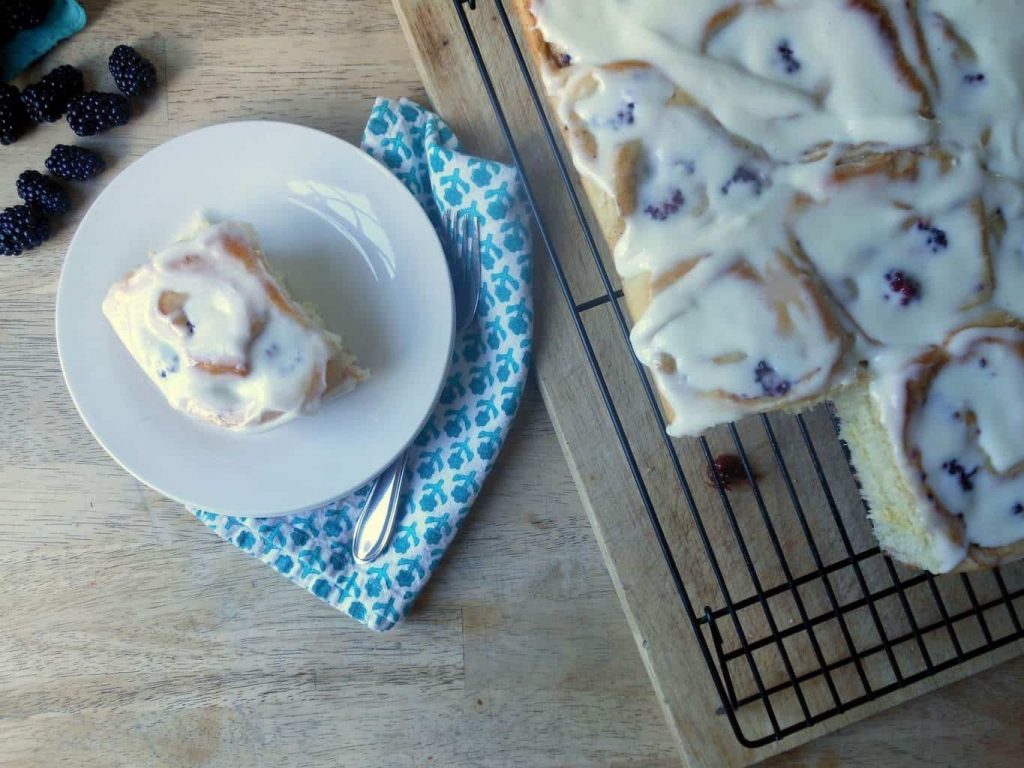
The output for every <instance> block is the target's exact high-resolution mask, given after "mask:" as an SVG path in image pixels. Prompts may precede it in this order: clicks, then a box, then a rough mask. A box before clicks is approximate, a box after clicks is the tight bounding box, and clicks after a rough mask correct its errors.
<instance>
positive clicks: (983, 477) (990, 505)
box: [871, 327, 1024, 570]
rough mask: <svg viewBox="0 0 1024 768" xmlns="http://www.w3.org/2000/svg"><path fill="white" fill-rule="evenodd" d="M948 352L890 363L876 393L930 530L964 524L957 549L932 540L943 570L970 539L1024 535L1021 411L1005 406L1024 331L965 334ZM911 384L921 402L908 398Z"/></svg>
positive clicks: (986, 542) (1019, 382)
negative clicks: (927, 358)
mask: <svg viewBox="0 0 1024 768" xmlns="http://www.w3.org/2000/svg"><path fill="white" fill-rule="evenodd" d="M944 353H945V354H943V355H942V356H941V357H940V358H938V359H937V360H935V361H926V362H918V363H915V364H911V365H905V364H904V365H902V366H901V365H899V364H898V363H897V362H896V361H890V365H887V366H884V367H885V368H886V370H885V372H883V373H881V374H880V375H879V376H878V378H876V379H875V380H874V381H873V382H872V384H871V387H872V391H873V393H874V394H875V396H876V398H877V400H878V402H879V403H881V404H882V406H883V407H882V413H883V422H884V423H885V425H886V427H887V428H888V429H889V432H890V437H891V439H892V441H893V444H894V445H895V446H897V447H899V448H900V449H901V450H898V451H897V453H896V455H897V457H898V460H899V461H900V462H901V464H902V467H901V469H902V471H903V474H904V475H905V476H906V477H907V478H908V480H909V481H910V483H911V486H912V487H913V489H914V491H915V493H916V494H917V496H918V507H919V509H920V511H921V513H922V516H923V518H924V519H925V521H926V522H927V523H929V524H930V530H931V531H932V532H936V531H939V530H944V529H945V527H946V525H947V524H948V522H949V518H950V516H953V517H955V518H957V519H958V520H959V521H960V522H957V523H956V525H957V526H958V527H960V528H961V529H962V531H963V539H962V541H961V542H960V543H955V542H953V541H951V540H950V539H948V538H944V537H941V536H939V537H936V541H935V546H934V551H935V553H936V555H937V557H938V558H939V562H940V563H941V567H940V570H950V569H952V568H954V567H955V566H956V565H957V564H958V563H959V562H960V561H961V560H962V559H963V557H964V555H965V554H966V551H967V544H968V543H974V544H977V545H979V546H983V547H998V546H1002V545H1005V544H1008V543H1010V542H1013V541H1018V540H1020V539H1022V538H1024V472H1022V471H1021V470H1022V469H1024V441H1022V440H1021V437H1020V436H1021V434H1022V430H1024V411H1022V410H1021V409H1020V408H1012V407H1007V405H1008V404H1010V403H1016V402H1018V401H1019V398H1020V393H1021V391H1022V390H1024V333H1022V332H1021V331H1020V330H1018V329H1015V328H983V327H975V328H967V329H965V330H962V331H959V332H958V333H956V334H954V335H953V336H952V337H951V338H950V339H949V341H948V343H947V344H946V345H945V347H944ZM914 388H917V389H918V390H919V391H917V392H916V397H912V396H910V395H909V394H908V393H909V392H910V391H911V390H912V389H914ZM908 399H909V400H912V401H913V402H912V403H908Z"/></svg>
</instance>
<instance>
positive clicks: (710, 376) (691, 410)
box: [632, 251, 849, 435]
mask: <svg viewBox="0 0 1024 768" xmlns="http://www.w3.org/2000/svg"><path fill="white" fill-rule="evenodd" d="M650 290H651V293H652V297H651V302H650V306H649V308H648V310H647V312H645V313H644V315H643V316H642V317H641V318H640V320H639V321H638V322H637V324H636V325H635V326H634V328H633V332H632V342H633V345H634V348H635V349H636V352H637V356H638V357H639V358H640V360H641V361H642V362H643V363H645V364H646V365H647V366H648V367H649V368H650V369H651V370H652V371H653V373H654V377H655V380H656V382H657V384H658V386H659V389H660V391H661V392H662V394H663V396H664V399H665V402H666V404H667V406H668V410H669V416H670V420H671V424H670V427H669V431H670V432H671V433H672V434H674V435H683V434H694V433H696V432H699V431H700V430H702V429H705V428H707V427H708V426H711V425H713V424H717V423H720V422H722V421H725V420H727V419H730V418H734V417H735V416H737V415H743V414H748V413H755V412H759V411H763V410H765V409H766V408H776V407H781V406H791V405H797V404H801V403H804V402H807V401H810V400H813V399H815V398H817V397H820V395H821V392H822V391H824V390H825V389H827V388H828V387H829V386H830V385H833V384H835V383H836V382H835V377H836V375H837V373H838V372H839V371H840V370H841V369H843V367H844V362H845V359H846V351H847V349H848V346H849V337H848V335H847V334H846V333H845V332H844V330H843V328H842V327H841V325H840V324H839V322H838V321H837V319H836V317H835V315H834V314H833V312H832V310H831V308H830V306H829V303H828V301H827V299H826V297H825V296H824V294H823V293H822V291H821V290H820V288H819V286H817V285H816V284H815V282H814V281H813V280H812V279H811V278H810V277H809V276H808V275H806V274H805V273H804V272H803V271H802V270H801V269H799V268H798V266H797V265H796V262H795V261H794V260H793V259H792V258H790V257H789V256H788V255H786V254H785V253H783V252H781V251H780V252H776V253H772V254H770V255H767V256H762V257H759V258H757V259H753V258H748V257H743V256H736V257H734V258H725V257H723V256H722V255H707V256H700V257H695V258H693V259H690V260H687V261H683V262H680V263H679V264H678V265H677V266H676V267H675V268H674V269H673V270H671V271H669V272H667V273H663V274H661V275H659V276H657V277H655V278H654V279H653V280H652V281H651V282H650ZM766 328H770V329H771V331H772V333H771V335H770V336H769V335H767V334H766V333H765V329H766Z"/></svg>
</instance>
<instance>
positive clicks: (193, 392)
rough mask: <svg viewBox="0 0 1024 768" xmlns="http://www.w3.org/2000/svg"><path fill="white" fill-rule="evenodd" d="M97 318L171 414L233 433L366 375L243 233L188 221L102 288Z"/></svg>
mask: <svg viewBox="0 0 1024 768" xmlns="http://www.w3.org/2000/svg"><path fill="white" fill-rule="evenodd" d="M103 312H104V314H105V315H106V316H107V319H108V320H109V321H110V324H111V325H112V326H113V328H114V330H115V331H116V332H117V335H118V337H119V338H120V339H121V341H122V343H123V344H124V345H125V347H126V348H127V349H128V351H129V352H130V353H131V355H132V357H134V358H135V361H136V362H137V363H138V364H139V366H140V367H141V368H142V369H143V370H144V371H145V372H146V375H147V376H149V378H150V379H151V380H152V381H153V383H154V384H156V386H157V387H158V388H159V389H160V391H161V393H162V394H163V395H164V397H166V399H167V402H168V403H170V405H171V406H172V407H174V408H176V409H178V410H180V411H182V412H184V413H187V414H189V415H190V416H193V417H195V418H198V419H202V420H204V421H207V422H210V423H212V424H216V425H217V426H220V427H225V428H228V429H232V430H237V431H254V430H264V429H268V428H271V427H277V426H280V425H282V424H284V423H286V422H288V421H290V420H291V419H293V418H295V417H296V416H297V415H299V414H301V413H312V412H313V411H315V410H316V409H317V408H318V407H319V405H320V403H321V401H322V400H323V399H324V398H325V397H328V396H330V395H333V394H338V393H341V392H346V391H348V390H350V389H352V388H353V387H354V386H355V385H356V383H357V382H359V381H362V380H363V379H365V378H366V377H367V375H368V374H367V373H366V371H364V370H363V369H361V368H360V367H359V366H358V365H357V364H356V362H355V359H354V358H353V357H352V355H351V354H350V353H349V352H348V351H347V350H346V349H345V348H344V347H343V346H342V344H341V339H340V338H338V337H337V336H336V335H334V334H332V333H329V332H328V331H326V330H324V329H323V328H322V327H321V325H320V321H319V319H318V318H317V317H316V316H315V315H313V314H312V312H311V311H310V310H308V309H306V308H305V307H303V306H301V305H299V304H296V303H295V302H294V301H293V300H292V299H291V298H289V297H288V295H287V293H286V291H285V289H284V287H283V286H282V284H281V283H280V281H279V280H278V279H277V278H276V277H275V276H274V275H273V274H272V273H271V272H270V269H269V267H268V265H267V262H266V260H265V258H264V256H263V254H262V252H261V250H260V248H259V244H258V243H257V241H256V233H255V232H254V231H253V229H252V227H250V226H248V225H247V224H239V223H234V222H224V223H221V224H215V225H210V224H208V223H206V222H204V221H199V222H197V223H196V225H195V228H194V232H193V233H192V234H191V235H190V236H188V237H187V238H185V239H183V240H180V241H179V242H177V243H174V244H173V245H172V246H170V247H169V248H167V249H166V250H164V251H161V252H159V253H155V254H153V256H152V257H151V258H150V260H149V262H148V263H146V264H144V265H142V266H141V267H139V268H138V269H136V270H134V271H132V272H130V273H129V274H127V275H126V276H125V277H124V278H123V279H121V280H119V281H118V282H117V283H115V284H114V285H113V286H111V288H110V290H109V292H108V293H107V297H106V299H105V300H104V302H103Z"/></svg>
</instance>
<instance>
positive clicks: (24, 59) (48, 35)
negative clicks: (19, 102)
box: [0, 0, 85, 80]
mask: <svg viewBox="0 0 1024 768" xmlns="http://www.w3.org/2000/svg"><path fill="white" fill-rule="evenodd" d="M84 26H85V11H84V10H82V6H80V5H79V4H78V3H76V2H75V0H54V3H53V6H52V7H51V8H50V12H49V13H48V14H47V15H46V18H45V19H44V20H43V23H42V24H40V25H39V26H38V27H35V28H34V29H26V30H24V31H22V32H19V33H18V34H16V35H15V36H14V37H13V38H11V40H10V41H9V42H8V43H7V45H5V46H2V47H0V70H2V71H3V79H4V80H11V79H13V78H15V77H17V76H18V75H19V74H20V73H21V72H22V70H24V69H25V68H26V67H27V66H28V65H29V64H31V63H32V62H33V61H35V60H36V59H38V58H39V57H40V56H42V55H43V54H44V53H46V52H47V51H48V50H50V49H51V48H53V46H55V45H56V44H57V43H59V42H60V41H61V40H64V39H65V38H68V37H71V36H72V35H73V34H75V33H76V32H79V31H81V29H82V27H84Z"/></svg>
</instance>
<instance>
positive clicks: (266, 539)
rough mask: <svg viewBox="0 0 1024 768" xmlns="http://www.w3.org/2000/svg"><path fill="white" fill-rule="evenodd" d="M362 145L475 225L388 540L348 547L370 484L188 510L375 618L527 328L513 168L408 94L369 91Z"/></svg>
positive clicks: (492, 408) (515, 379)
mask: <svg viewBox="0 0 1024 768" xmlns="http://www.w3.org/2000/svg"><path fill="white" fill-rule="evenodd" d="M362 146H363V149H364V150H366V152H368V153H369V154H370V155H372V156H373V157H375V158H377V159H378V160H380V161H381V162H382V163H384V165H386V166H387V167H388V168H389V169H391V171H392V172H393V173H394V174H395V176H397V177H398V178H399V179H400V180H401V181H402V183H403V184H405V186H406V187H408V188H409V190H410V191H411V192H412V193H413V194H414V195H415V196H416V198H417V200H419V202H420V204H421V205H422V206H423V207H424V209H425V210H426V211H427V213H428V214H429V215H430V218H431V220H432V221H433V222H434V225H435V226H437V225H438V222H439V221H440V215H441V214H442V213H443V212H445V211H447V210H449V209H455V210H457V211H459V212H461V213H464V214H466V215H469V216H473V217H474V218H476V219H477V220H479V222H480V232H481V249H480V250H481V261H482V266H483V269H482V273H483V280H482V282H483V285H482V289H481V296H480V306H479V309H478V310H477V316H476V321H475V322H474V323H472V324H471V325H470V326H469V327H468V328H467V329H466V330H465V331H463V332H462V333H460V334H459V335H458V337H457V338H456V339H455V348H454V351H453V353H452V364H451V368H450V370H449V371H448V376H447V380H446V382H445V386H444V390H443V391H442V393H441V400H440V402H439V403H438V405H437V408H435V409H434V413H433V415H432V416H431V417H430V420H429V421H428V422H427V425H426V427H424V429H423V431H422V432H421V433H420V435H419V437H417V438H416V441H415V442H414V444H413V447H412V448H411V451H412V452H411V453H410V455H409V481H408V484H407V486H406V494H405V498H404V499H403V501H402V509H403V512H402V517H401V519H400V520H399V524H398V528H397V531H396V533H395V537H394V539H393V541H392V543H391V547H390V548H389V549H388V551H387V552H385V553H384V554H383V555H382V556H381V557H380V558H379V559H378V560H377V561H376V562H374V563H371V564H369V565H363V564H359V563H356V562H354V561H353V559H352V551H351V538H352V528H353V525H354V524H355V521H356V518H357V517H358V514H359V510H360V509H361V507H362V504H363V500H364V499H365V498H366V494H367V493H368V491H369V489H368V488H362V489H360V490H358V491H356V492H355V493H354V494H352V495H351V496H349V497H348V498H346V499H342V500H340V501H338V502H336V503H334V504H331V505H329V506H328V507H326V508H324V509H319V510H317V511H315V512H312V513H310V514H303V515H295V516H292V517H282V518H263V519H259V518H250V517H229V516H223V515H215V514H211V513H209V512H202V511H198V510H193V512H194V514H195V515H196V517H198V518H199V519H200V520H201V521H203V522H204V523H206V525H208V526H209V527H210V528H212V529H213V530H214V531H215V532H216V533H217V534H218V535H219V536H221V537H223V538H224V539H227V540H228V541H230V542H231V543H232V544H234V545H235V546H236V547H238V548H239V549H243V550H245V551H247V552H248V553H249V554H251V555H253V556H255V557H258V558H259V559H260V560H262V561H263V562H265V563H267V564H268V565H269V566H271V567H272V568H274V569H275V570H276V571H278V572H279V573H281V574H283V575H284V576H287V577H288V578H289V579H291V580H292V581H293V582H295V583H296V584H298V585H300V586H302V587H304V588H305V589H307V590H309V591H310V592H312V593H313V594H314V595H316V596H317V597H318V598H320V599H321V600H323V601H324V602H326V603H328V604H329V605H332V606H334V607H335V608H337V609H339V610H342V611H345V612H346V613H348V615H349V616H351V617H352V618H354V619H356V620H357V621H361V622H363V623H364V624H366V625H367V626H368V627H370V628H372V629H376V630H381V631H383V630H387V629H390V628H391V627H393V626H394V625H395V623H396V622H398V621H399V619H401V617H402V616H404V615H405V614H406V613H407V612H408V610H409V609H410V608H411V607H412V604H413V601H415V599H416V596H417V595H419V593H420V591H421V590H422V589H423V586H424V585H425V584H426V583H427V580H428V579H429V578H430V574H431V573H432V572H433V571H434V569H435V568H436V567H437V565H438V563H439V562H440V561H441V558H442V557H443V556H444V553H445V550H446V549H447V548H448V545H449V544H450V543H451V541H452V539H453V538H454V537H455V534H456V533H457V532H458V530H459V527H460V526H461V525H462V521H463V520H464V519H465V518H466V514H467V513H468V512H469V508H470V506H471V505H472V504H473V500H474V499H475V498H476V496H477V494H478V493H480V487H481V485H483V482H484V479H485V478H486V477H487V474H488V472H490V470H491V467H493V466H494V462H495V459H496V458H497V455H498V452H499V451H500V450H501V446H502V444H503V443H504V442H505V436H506V435H507V433H508V429H509V426H510V425H511V423H512V419H513V417H514V416H515V413H516V410H517V408H518V407H519V398H520V395H521V394H522V391H523V385H524V382H525V381H526V371H527V368H528V366H529V364H530V347H531V341H532V334H533V304H532V297H531V293H530V280H531V265H530V230H529V222H528V219H527V212H526V207H525V204H524V196H523V191H522V187H521V184H520V182H519V177H518V176H517V175H516V173H515V171H514V170H513V169H512V168H510V167H508V166H505V165H501V164H499V163H494V162H490V161H488V160H482V159H480V158H477V157H471V156H470V155H466V154H463V153H462V152H460V151H459V141H458V139H457V138H456V137H455V135H454V134H453V133H452V131H451V129H450V128H449V127H448V126H447V125H445V123H444V121H443V120H441V118H439V117H438V116H437V115H435V114H433V113H431V112H429V111H427V110H425V109H423V108H422V107H420V106H419V105H417V104H415V103H413V102H411V101H408V100H406V99H402V100H400V101H392V100H390V99H377V102H376V103H375V104H374V107H373V111H372V112H371V114H370V121H369V123H367V126H366V130H365V131H364V132H363V141H362ZM366 386H373V379H371V380H370V382H369V384H367V385H366Z"/></svg>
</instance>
